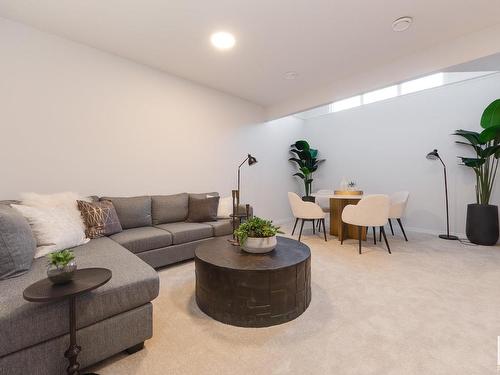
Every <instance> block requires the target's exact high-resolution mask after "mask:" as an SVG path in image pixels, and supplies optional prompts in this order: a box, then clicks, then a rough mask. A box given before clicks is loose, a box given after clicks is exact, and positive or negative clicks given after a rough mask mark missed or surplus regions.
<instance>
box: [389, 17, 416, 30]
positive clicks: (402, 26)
mask: <svg viewBox="0 0 500 375" xmlns="http://www.w3.org/2000/svg"><path fill="white" fill-rule="evenodd" d="M412 22H413V18H411V17H401V18H398V19H397V20H395V21H394V22H393V23H392V29H393V30H394V31H397V32H400V31H405V30H408V28H409V27H410V25H411V23H412Z"/></svg>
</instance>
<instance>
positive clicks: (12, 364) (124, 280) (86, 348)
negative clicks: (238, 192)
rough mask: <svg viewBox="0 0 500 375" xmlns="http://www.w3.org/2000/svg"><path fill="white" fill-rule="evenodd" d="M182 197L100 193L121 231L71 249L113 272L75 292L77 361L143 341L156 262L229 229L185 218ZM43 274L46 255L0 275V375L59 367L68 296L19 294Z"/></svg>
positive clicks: (179, 256) (178, 257)
mask: <svg viewBox="0 0 500 375" xmlns="http://www.w3.org/2000/svg"><path fill="white" fill-rule="evenodd" d="M210 194H212V195H213V194H216V193H210ZM188 198H189V195H188V194H187V193H182V194H176V195H170V196H152V197H150V196H144V197H133V198H118V197H106V198H101V199H108V200H111V201H112V202H113V204H114V206H115V209H116V211H117V214H118V217H119V219H120V223H121V224H122V227H123V231H122V232H120V233H116V234H114V235H111V236H109V237H102V238H97V239H93V240H91V241H90V242H89V243H87V244H85V245H82V246H78V247H76V248H74V254H75V257H76V260H77V263H78V267H79V268H86V267H105V268H109V269H110V270H111V271H112V273H113V276H112V278H111V280H110V281H109V282H108V283H107V284H105V285H103V286H102V287H100V288H98V289H96V290H94V291H92V292H90V293H88V294H85V295H82V296H80V297H78V299H77V311H78V316H77V326H78V331H77V337H78V343H79V345H81V346H82V349H83V350H82V352H81V354H80V355H79V357H78V360H79V362H80V364H81V367H82V368H85V367H87V366H89V365H92V364H94V363H97V362H99V361H101V360H103V359H105V358H107V357H110V356H112V355H114V354H116V353H119V352H121V351H124V350H127V349H131V350H132V351H133V350H135V349H138V348H141V345H142V343H143V342H144V341H145V340H147V339H149V338H151V337H152V333H153V327H152V320H153V318H152V313H153V307H152V304H151V301H152V300H154V299H155V298H156V297H157V296H158V293H159V278H158V275H157V273H156V271H155V270H154V268H158V267H163V266H166V265H169V264H172V263H176V262H179V261H182V260H186V259H191V258H193V256H194V250H195V249H196V247H197V245H198V244H199V243H201V242H204V241H210V240H211V239H212V238H213V237H215V236H226V235H229V234H231V231H232V226H231V222H230V220H229V219H225V220H217V221H213V222H206V223H190V222H186V221H185V220H186V218H187V216H188ZM4 203H5V202H4ZM0 204H1V202H0ZM9 209H10V210H12V211H14V209H12V208H9ZM2 212H3V215H8V212H9V211H8V210H2ZM6 212H7V214H6ZM12 214H14V212H12ZM16 214H17V213H16ZM0 235H1V233H0ZM0 239H1V236H0ZM44 277H46V260H45V259H44V258H38V259H35V260H34V261H33V263H32V265H31V268H30V269H29V271H28V272H27V273H25V274H23V275H21V276H18V277H13V278H9V279H5V280H1V281H0V375H4V374H9V375H11V374H12V375H15V374H30V375H55V374H63V373H65V369H66V366H67V362H66V359H65V358H64V356H63V354H64V352H65V350H66V349H67V347H68V343H69V337H68V326H69V322H68V306H67V302H66V301H62V302H59V303H47V304H46V303H30V302H27V301H25V300H24V299H23V296H22V293H23V290H24V289H25V288H26V287H27V286H28V285H30V284H31V283H33V282H35V281H37V280H40V279H42V278H44Z"/></svg>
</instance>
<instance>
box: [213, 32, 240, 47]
mask: <svg viewBox="0 0 500 375" xmlns="http://www.w3.org/2000/svg"><path fill="white" fill-rule="evenodd" d="M210 42H212V45H213V46H214V47H215V48H217V49H223V50H224V49H231V48H233V47H234V45H235V44H236V39H235V38H234V35H233V34H231V33H228V32H226V31H218V32H216V33H213V34H212V35H211V36H210Z"/></svg>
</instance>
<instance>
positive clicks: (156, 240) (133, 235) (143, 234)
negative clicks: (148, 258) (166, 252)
mask: <svg viewBox="0 0 500 375" xmlns="http://www.w3.org/2000/svg"><path fill="white" fill-rule="evenodd" d="M109 238H111V239H112V240H113V241H116V242H118V243H119V244H120V245H122V246H123V247H124V248H126V249H128V250H130V251H131V252H133V253H140V252H143V251H147V250H153V249H159V248H160V247H165V246H170V245H172V235H171V234H170V233H169V232H167V231H164V230H161V229H158V228H154V227H142V228H131V229H126V230H124V231H123V232H120V233H116V234H113V235H112V236H109Z"/></svg>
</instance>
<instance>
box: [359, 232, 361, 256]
mask: <svg viewBox="0 0 500 375" xmlns="http://www.w3.org/2000/svg"><path fill="white" fill-rule="evenodd" d="M358 242H359V253H360V254H361V227H360V226H358Z"/></svg>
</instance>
